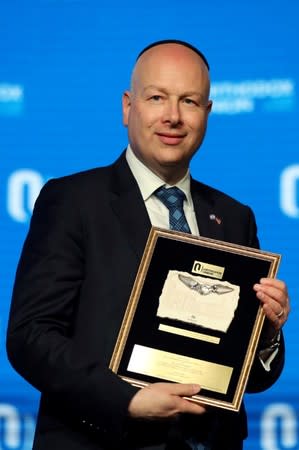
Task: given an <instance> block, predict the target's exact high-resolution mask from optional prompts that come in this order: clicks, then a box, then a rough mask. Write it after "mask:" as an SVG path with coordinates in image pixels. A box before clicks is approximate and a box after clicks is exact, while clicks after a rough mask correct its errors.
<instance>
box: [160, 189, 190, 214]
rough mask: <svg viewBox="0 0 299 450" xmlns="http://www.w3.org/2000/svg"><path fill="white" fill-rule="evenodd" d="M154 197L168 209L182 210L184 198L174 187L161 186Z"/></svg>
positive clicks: (182, 193) (179, 190) (181, 192)
mask: <svg viewBox="0 0 299 450" xmlns="http://www.w3.org/2000/svg"><path fill="white" fill-rule="evenodd" d="M155 195H156V196H157V197H158V198H159V200H161V202H162V203H164V205H165V206H166V207H167V208H168V209H174V208H183V204H184V200H185V198H186V196H185V194H184V192H183V191H181V189H179V188H178V187H176V186H173V187H171V188H166V187H165V186H162V187H160V188H159V189H157V190H156V192H155Z"/></svg>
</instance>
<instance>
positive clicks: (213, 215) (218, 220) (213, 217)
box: [209, 214, 222, 225]
mask: <svg viewBox="0 0 299 450" xmlns="http://www.w3.org/2000/svg"><path fill="white" fill-rule="evenodd" d="M209 217H210V220H215V222H216V223H217V224H218V225H220V224H221V222H222V220H221V219H220V217H217V216H216V215H215V214H210V216H209Z"/></svg>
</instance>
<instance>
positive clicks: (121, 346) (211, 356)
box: [110, 227, 281, 411]
mask: <svg viewBox="0 0 299 450" xmlns="http://www.w3.org/2000/svg"><path fill="white" fill-rule="evenodd" d="M280 259H281V256H280V255H279V254H277V253H271V252H266V251H262V250H259V249H254V248H249V247H245V246H241V245H236V244H231V243H227V242H223V241H217V240H213V239H209V238H204V237H196V236H192V235H190V234H185V233H180V232H174V231H169V230H164V229H160V228H156V227H153V228H152V229H151V231H150V234H149V237H148V240H147V244H146V247H145V250H144V253H143V257H142V260H141V263H140V266H139V270H138V273H137V276H136V279H135V283H134V286H133V289H132V292H131V296H130V299H129V302H128V306H127V309H126V312H125V315H124V318H123V322H122V325H121V328H120V331H119V334H118V338H117V341H116V345H115V348H114V352H113V355H112V358H111V361H110V369H111V370H112V371H113V372H115V373H116V374H118V375H119V376H120V377H121V378H123V379H124V380H126V381H127V382H129V383H131V384H133V385H134V386H137V387H140V388H142V387H144V386H146V385H148V384H149V383H153V382H158V381H170V382H179V383H180V382H184V383H185V382H186V383H189V382H190V383H198V384H200V385H201V390H200V392H199V393H198V395H195V396H192V397H190V398H188V399H189V400H190V401H194V402H200V403H203V404H207V405H211V406H215V407H220V408H224V409H229V410H234V411H238V410H239V408H240V405H241V401H242V398H243V394H244V392H245V388H246V383H247V380H248V377H249V373H250V370H251V366H252V364H253V360H254V356H255V352H256V348H257V345H258V340H259V336H260V333H261V329H262V325H263V322H264V314H263V311H262V308H261V306H260V303H259V301H258V300H257V298H256V295H255V292H254V291H253V284H254V283H256V282H258V281H259V279H260V278H261V277H271V278H274V277H275V276H276V273H277V271H278V267H279V263H280Z"/></svg>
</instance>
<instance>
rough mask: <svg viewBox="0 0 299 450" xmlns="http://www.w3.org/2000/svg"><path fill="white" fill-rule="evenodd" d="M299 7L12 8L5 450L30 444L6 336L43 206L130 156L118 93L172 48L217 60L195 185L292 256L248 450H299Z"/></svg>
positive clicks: (0, 422)
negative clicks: (279, 348)
mask: <svg viewBox="0 0 299 450" xmlns="http://www.w3.org/2000/svg"><path fill="white" fill-rule="evenodd" d="M298 13H299V4H298V2H297V1H296V0H285V1H284V2H281V1H277V0H272V1H271V2H267V1H260V0H251V1H250V2H249V1H248V2H247V1H244V2H235V1H232V0H230V1H229V0H227V1H225V2H224V1H222V0H214V1H212V2H200V1H199V0H188V1H185V2H181V1H179V0H172V1H171V2H170V1H169V2H167V1H166V2H161V0H160V1H157V0H152V1H151V3H144V4H142V2H140V1H139V2H137V1H131V2H120V1H119V0H116V1H114V2H105V1H104V0H103V1H99V0H64V1H63V0H35V1H34V0H31V1H30V0H28V1H26V2H22V1H17V0H1V3H0V151H1V164H0V177H1V183H0V202H1V203H0V227H1V228H0V243H1V246H0V248H1V252H0V264H1V276H0V298H1V303H0V340H1V345H0V366H1V372H0V449H1V450H2V449H5V450H6V449H17V450H25V449H30V448H31V443H32V435H33V430H34V424H35V415H36V408H37V404H38V393H37V392H36V391H35V390H34V389H33V388H31V387H30V386H29V385H28V384H27V383H26V382H24V381H23V380H22V379H21V377H19V376H18V375H17V374H16V373H14V371H13V370H12V369H11V367H10V366H9V364H8V362H7V358H6V354H5V346H4V341H5V332H6V325H7V315H8V309H9V304H10V296H11V289H12V283H13V278H14V273H15V268H16V264H17V261H18V258H19V254H20V250H21V246H22V243H23V240H24V238H25V235H26V232H27V229H28V223H29V220H30V215H31V211H32V207H33V203H34V200H35V198H36V196H37V194H38V192H39V190H40V188H41V186H42V185H43V183H44V182H45V181H46V180H47V179H49V178H50V177H57V176H60V175H65V174H68V173H71V172H75V171H79V170H82V169H87V168H90V167H93V166H99V165H103V164H106V163H110V162H112V161H113V160H114V159H115V158H116V157H117V156H118V155H119V153H120V151H121V150H122V149H123V148H124V147H125V146H126V143H127V139H126V130H125V129H124V128H123V126H122V122H121V94H122V92H123V90H124V89H126V88H127V87H128V85H129V76H130V71H131V68H132V66H133V63H134V59H135V56H136V54H137V53H138V52H139V51H140V50H141V49H142V48H143V47H144V46H146V45H147V44H148V43H150V42H152V41H154V40H157V39H164V38H177V39H183V40H187V41H190V42H191V43H193V44H194V45H196V46H198V47H199V48H201V49H202V50H203V52H204V53H206V55H207V57H208V59H209V62H210V65H211V76H212V80H213V83H212V94H211V97H212V99H213V100H214V110H213V113H212V115H211V116H210V122H209V127H208V133H207V137H206V140H205V142H204V145H203V146H202V148H201V150H200V151H199V153H198V155H197V156H196V158H195V160H194V162H193V165H192V173H193V175H194V176H195V177H196V178H198V179H200V180H202V181H204V182H206V183H208V184H212V185H214V186H215V187H217V188H219V189H221V190H224V191H226V192H227V193H229V194H231V195H232V196H234V197H236V198H238V199H239V200H240V201H243V202H245V203H247V204H249V205H251V206H252V207H253V209H254V211H255V213H256V218H257V222H258V226H259V236H260V241H261V246H262V248H263V249H264V250H269V251H273V252H277V253H281V254H282V263H281V267H280V270H279V278H281V279H285V280H286V281H287V282H288V285H289V290H290V295H291V298H292V299H293V311H292V315H291V317H290V319H289V322H288V324H287V325H286V327H285V335H286V344H287V357H286V366H285V370H284V373H283V375H282V376H281V378H280V380H279V381H278V382H277V384H276V385H275V386H274V387H272V388H271V389H270V390H268V391H267V392H265V393H262V394H253V395H248V396H246V401H247V405H248V412H249V430H250V438H249V439H248V441H247V443H246V447H245V448H246V450H248V449H252V450H259V449H262V450H283V449H299V434H298V416H299V392H298V387H297V386H298V375H297V373H298V363H297V356H296V350H297V349H296V345H297V342H298V341H297V331H296V327H297V323H298V318H299V317H298V310H297V308H296V301H297V298H298V262H299V261H298V251H299V243H298V242H299V240H298V224H299V153H298V144H299V136H298V130H299V126H298V125H299V123H298V95H297V84H298V78H299V67H298V66H299V64H298V60H299V58H298V42H299V36H298V34H299V32H298Z"/></svg>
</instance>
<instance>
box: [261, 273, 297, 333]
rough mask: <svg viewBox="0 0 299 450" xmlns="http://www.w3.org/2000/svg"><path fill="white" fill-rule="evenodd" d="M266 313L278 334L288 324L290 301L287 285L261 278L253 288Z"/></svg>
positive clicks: (279, 281)
mask: <svg viewBox="0 0 299 450" xmlns="http://www.w3.org/2000/svg"><path fill="white" fill-rule="evenodd" d="M253 289H254V290H255V291H256V296H257V298H258V299H259V300H260V302H261V304H262V307H263V310H264V313H265V315H266V317H267V319H268V321H269V325H272V327H273V328H274V330H275V331H276V332H277V331H278V330H280V328H282V326H283V325H284V324H285V323H286V321H287V318H288V315H289V312H290V301H289V296H288V290H287V286H286V284H285V283H284V282H283V281H281V280H276V279H273V278H261V279H260V282H259V283H257V284H255V285H254V286H253Z"/></svg>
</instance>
